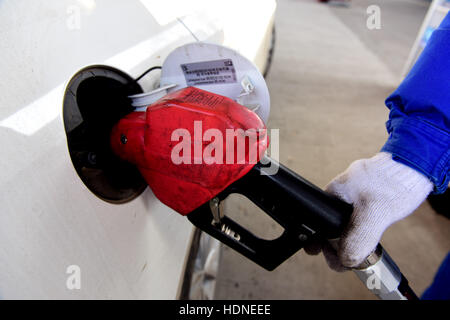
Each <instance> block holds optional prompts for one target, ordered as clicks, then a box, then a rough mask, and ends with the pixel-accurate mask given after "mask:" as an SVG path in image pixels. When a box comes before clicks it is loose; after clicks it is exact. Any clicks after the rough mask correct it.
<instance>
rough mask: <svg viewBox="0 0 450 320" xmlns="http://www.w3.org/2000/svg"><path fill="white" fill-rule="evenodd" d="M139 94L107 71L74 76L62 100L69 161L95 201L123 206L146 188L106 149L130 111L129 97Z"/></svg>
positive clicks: (118, 74) (129, 80) (136, 87)
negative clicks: (112, 133)
mask: <svg viewBox="0 0 450 320" xmlns="http://www.w3.org/2000/svg"><path fill="white" fill-rule="evenodd" d="M137 93H142V88H141V87H140V86H139V85H138V84H137V83H136V82H135V81H134V79H133V78H131V77H130V76H129V75H127V74H126V73H124V72H122V71H120V70H117V69H114V68H112V67H108V66H92V67H87V68H85V69H83V70H81V71H79V72H78V73H77V74H75V75H74V76H73V78H72V79H71V80H70V82H69V84H68V86H67V88H66V92H65V95H64V105H63V117H64V127H65V130H66V135H67V144H68V148H69V153H70V158H71V159H72V163H73V165H74V167H75V170H76V171H77V173H78V175H79V176H80V178H81V180H82V181H83V182H84V184H85V185H86V186H87V187H88V189H89V190H90V191H92V192H93V193H94V194H95V195H96V196H98V197H99V198H101V199H103V200H105V201H108V202H111V203H125V202H128V201H131V200H133V199H134V198H136V197H137V196H138V195H140V194H141V193H142V192H143V191H144V190H145V188H146V186H147V184H146V183H145V180H144V179H143V178H142V176H141V174H140V173H139V171H138V170H137V169H136V168H135V167H134V166H133V165H131V164H129V163H127V162H124V161H122V160H120V159H119V158H118V157H117V156H115V155H114V154H113V152H112V150H111V148H110V142H109V136H110V133H111V129H112V127H113V126H114V125H115V124H116V123H117V122H118V121H119V120H120V119H121V118H122V117H124V116H125V115H126V114H128V113H130V112H132V111H133V108H132V107H131V103H130V101H129V99H128V96H129V95H132V94H137Z"/></svg>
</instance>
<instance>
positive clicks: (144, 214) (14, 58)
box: [0, 0, 273, 299]
mask: <svg viewBox="0 0 450 320" xmlns="http://www.w3.org/2000/svg"><path fill="white" fill-rule="evenodd" d="M271 2H272V1H271ZM194 9H195V8H194ZM192 14H195V10H194V13H192ZM272 14H273V13H272ZM160 20H161V19H157V18H155V17H154V14H152V12H151V10H149V3H148V2H146V1H144V0H143V1H119V0H116V1H112V0H108V1H106V0H102V1H101V0H98V1H94V0H89V1H88V0H79V1H66V0H63V1H62V0H58V1H56V0H51V1H45V2H44V1H39V2H38V1H31V0H18V1H14V2H12V1H11V2H1V3H0V42H1V43H2V48H3V49H2V59H1V61H0V71H1V73H2V74H3V76H4V80H3V81H1V82H0V106H1V107H0V134H1V137H2V138H1V142H2V143H1V145H2V157H1V158H0V159H1V160H0V165H1V168H2V170H0V190H1V192H0V203H1V214H0V298H5V299H14V298H26V299H28V298H39V299H53V298H58V299H79V298H81V299H93V298H95V299H121V298H123V299H174V298H176V297H177V295H178V291H179V287H180V281H181V280H182V279H183V271H184V265H185V259H186V255H187V252H188V250H189V246H190V240H191V236H192V233H193V228H192V225H191V224H190V223H189V222H188V220H187V219H186V218H185V217H182V216H181V215H179V214H177V213H175V212H174V211H172V210H171V209H169V208H168V207H166V206H164V205H163V204H161V203H160V202H159V201H158V200H157V199H156V198H155V197H154V195H153V193H152V191H151V190H150V189H149V188H147V189H146V190H145V191H144V193H143V194H141V195H140V196H139V197H138V198H136V199H135V200H133V201H131V202H129V203H126V204H121V205H116V204H110V203H107V202H105V201H103V200H101V199H99V198H97V197H96V196H94V195H93V194H92V193H91V192H90V191H89V190H88V189H87V187H86V186H85V185H84V184H83V183H82V182H81V180H80V179H79V177H78V176H77V173H76V172H75V170H74V168H73V165H72V162H71V159H70V156H69V152H68V149H67V142H66V136H65V131H64V125H63V120H62V112H61V111H62V101H63V95H64V90H65V87H66V85H67V83H68V81H69V79H70V78H71V76H72V75H73V74H75V73H76V72H77V71H78V70H80V69H83V68H84V67H86V66H89V65H95V64H106V65H109V66H112V67H115V68H118V69H120V70H122V71H124V72H126V73H128V74H129V75H131V76H132V77H136V76H138V75H139V74H141V73H142V72H143V71H145V70H146V69H147V68H148V67H151V66H154V65H161V64H162V62H163V60H164V58H165V57H166V56H167V55H168V54H169V53H170V52H171V51H172V50H173V49H174V48H176V47H178V46H180V45H182V44H185V43H188V42H192V41H195V38H196V36H195V34H196V33H197V34H200V33H201V32H200V29H202V23H199V24H198V27H190V28H189V29H187V28H186V26H185V25H183V23H182V21H180V20H181V18H178V17H172V18H169V19H168V20H167V21H166V22H165V23H162V22H161V21H160ZM205 23H206V22H205ZM268 24H269V21H268V22H267V25H268ZM266 27H267V26H266ZM198 28H200V29H198ZM219 32H220V31H219ZM193 34H194V35H193ZM257 51H258V50H256V52H257ZM251 59H252V60H253V59H255V58H254V57H252V58H251ZM157 80H158V79H157V75H151V76H149V77H147V78H146V79H145V80H144V81H142V86H143V88H144V90H149V89H151V88H152V87H154V86H156V85H157ZM74 265H75V266H77V267H79V270H80V275H81V277H80V279H81V282H80V283H81V289H74V290H70V289H69V288H70V283H69V286H68V282H70V281H71V276H72V275H73V274H72V270H73V269H71V268H70V266H74ZM68 287H69V288H68Z"/></svg>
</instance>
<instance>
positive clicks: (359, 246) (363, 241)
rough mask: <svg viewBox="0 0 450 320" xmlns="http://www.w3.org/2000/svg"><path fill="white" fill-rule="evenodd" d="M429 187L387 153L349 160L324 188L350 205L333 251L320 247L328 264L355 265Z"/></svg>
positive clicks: (313, 250) (314, 249) (309, 250)
mask: <svg viewBox="0 0 450 320" xmlns="http://www.w3.org/2000/svg"><path fill="white" fill-rule="evenodd" d="M432 189H433V184H432V183H431V181H430V180H429V179H428V178H427V177H426V176H424V175H423V174H421V173H419V172H418V171H416V170H414V169H412V168H410V167H408V166H406V165H404V164H401V163H399V162H396V161H394V160H392V155H391V154H390V153H385V152H381V153H378V154H377V155H375V156H374V157H372V158H370V159H362V160H358V161H355V162H353V163H352V164H351V165H350V166H349V167H348V169H347V170H346V171H345V172H343V173H341V174H340V175H339V176H337V177H336V178H335V179H334V180H332V181H331V182H330V183H329V184H328V186H327V187H326V191H328V192H330V193H332V194H334V195H336V196H337V197H339V198H341V199H342V200H344V201H346V202H348V203H351V204H353V207H354V211H353V214H352V216H351V218H350V221H349V224H348V225H347V228H346V230H345V232H344V234H343V236H342V237H341V239H340V241H339V244H338V250H337V254H336V251H335V250H334V249H333V248H331V246H330V245H329V244H326V243H324V244H322V245H321V246H320V248H321V249H322V250H323V253H324V255H325V257H326V260H327V262H328V264H329V266H330V267H331V268H332V269H334V270H337V271H342V270H345V269H346V268H345V267H355V266H357V265H359V264H360V263H361V262H362V261H363V260H364V259H365V258H366V257H367V256H368V255H369V254H370V253H372V251H373V250H374V249H375V247H376V246H377V244H378V242H380V239H381V236H382V234H383V232H384V231H385V230H386V229H387V228H388V227H389V226H390V225H391V224H393V223H395V222H397V221H399V220H401V219H403V218H405V217H407V216H408V215H410V214H411V213H412V212H413V211H414V210H415V209H417V207H418V206H419V205H420V204H421V203H422V202H423V201H424V200H425V199H426V197H427V195H428V194H429V193H430V192H431V190H432ZM305 249H306V251H307V253H310V254H317V253H318V252H319V251H320V250H318V249H319V247H318V244H315V245H310V246H309V247H307V248H305Z"/></svg>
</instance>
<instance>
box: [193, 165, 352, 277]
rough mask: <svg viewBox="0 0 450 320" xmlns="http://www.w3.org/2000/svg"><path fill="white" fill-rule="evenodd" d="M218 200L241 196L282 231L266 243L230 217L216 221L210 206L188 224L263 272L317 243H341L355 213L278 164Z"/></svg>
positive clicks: (246, 178)
mask: <svg viewBox="0 0 450 320" xmlns="http://www.w3.org/2000/svg"><path fill="white" fill-rule="evenodd" d="M263 162H264V164H263V163H261V162H260V163H258V164H256V165H255V166H254V167H253V168H252V170H251V171H250V172H249V173H247V174H246V175H245V176H244V177H242V178H241V179H239V180H238V181H235V182H234V183H232V184H231V185H230V186H228V187H227V188H226V189H225V190H224V191H222V192H221V193H220V194H219V195H218V196H217V197H216V198H215V199H216V201H222V200H224V199H225V198H226V197H228V196H229V195H230V194H232V193H238V194H242V195H244V196H245V197H247V198H248V199H249V200H251V201H252V202H253V203H255V204H256V205H257V206H258V207H259V208H261V209H262V210H263V211H264V212H265V213H266V214H268V215H269V216H270V217H272V218H273V219H274V220H275V221H276V222H277V223H279V224H280V225H281V226H282V227H283V228H284V233H283V234H282V235H281V236H280V237H279V238H277V239H274V240H264V239H261V238H258V237H257V236H255V235H253V234H252V233H251V232H250V231H248V230H247V229H245V228H244V227H242V226H241V225H239V224H237V223H236V222H235V221H233V220H231V219H230V218H228V217H223V218H222V219H221V220H220V221H217V219H213V216H214V214H213V212H212V210H211V205H210V204H209V203H207V204H204V205H203V206H201V207H200V208H198V209H196V210H194V211H193V212H192V213H190V214H188V218H189V220H190V221H191V222H192V223H193V224H194V225H196V226H197V227H199V228H200V229H202V230H203V231H205V232H207V233H209V234H210V235H212V236H213V237H215V238H216V239H218V240H220V241H221V242H223V243H225V244H226V245H228V246H230V247H231V248H233V249H235V250H237V251H238V252H240V253H241V254H243V255H244V256H246V257H248V258H249V259H251V260H253V261H254V262H256V263H257V264H259V265H260V266H262V267H264V268H266V269H268V270H272V269H274V268H275V267H277V266H278V265H279V264H281V263H282V262H283V261H285V260H287V259H288V258H289V257H290V256H291V255H293V254H294V253H295V252H296V251H298V250H300V249H301V248H302V247H303V246H304V245H305V243H306V242H307V241H310V240H312V239H314V238H316V239H317V238H321V239H334V238H339V237H340V236H341V234H342V232H343V230H344V228H345V226H346V225H347V222H348V219H349V218H350V215H351V213H352V211H353V207H352V206H351V205H350V204H348V203H346V202H343V201H342V200H340V199H338V198H336V197H334V196H332V195H330V194H328V193H326V192H325V191H323V190H321V189H320V188H318V187H316V186H315V185H313V184H312V183H310V182H308V181H307V180H305V179H303V178H302V177H300V176H299V175H298V174H296V173H295V172H293V171H291V170H289V169H288V168H286V167H285V166H283V165H281V164H279V163H277V162H276V161H274V160H272V159H270V158H267V157H266V158H265V159H264V161H263Z"/></svg>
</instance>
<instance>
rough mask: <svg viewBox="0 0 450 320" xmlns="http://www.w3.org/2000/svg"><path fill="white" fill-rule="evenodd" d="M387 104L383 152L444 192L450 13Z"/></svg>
mask: <svg viewBox="0 0 450 320" xmlns="http://www.w3.org/2000/svg"><path fill="white" fill-rule="evenodd" d="M386 106H387V107H388V108H389V109H390V113H389V120H388V121H387V123H386V127H387V130H388V133H389V138H388V140H387V142H386V144H385V145H384V146H383V148H382V149H381V151H385V152H389V153H392V155H393V159H394V160H395V161H398V162H401V163H403V164H406V165H408V166H410V167H412V168H413V169H416V170H417V171H419V172H421V173H423V174H424V175H426V176H427V177H428V178H429V179H430V180H431V181H432V182H433V183H434V185H435V190H434V192H435V193H442V192H444V191H445V190H446V189H447V187H448V184H449V180H450V174H449V166H450V14H449V15H447V16H446V18H445V19H444V21H443V22H442V24H441V25H440V27H439V28H438V29H437V30H435V31H434V32H433V35H432V36H431V38H430V40H429V42H428V44H427V46H426V47H425V50H424V51H423V53H422V55H421V56H420V57H419V59H418V61H417V62H416V64H415V65H414V67H413V68H412V69H411V71H410V73H409V74H408V75H407V77H406V78H405V79H404V80H403V82H402V83H401V84H400V86H399V87H398V88H397V90H396V91H395V92H394V93H392V94H391V95H390V96H389V97H388V98H387V100H386Z"/></svg>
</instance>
